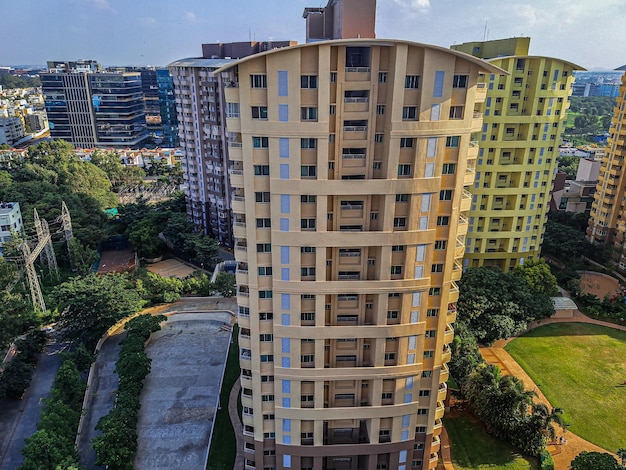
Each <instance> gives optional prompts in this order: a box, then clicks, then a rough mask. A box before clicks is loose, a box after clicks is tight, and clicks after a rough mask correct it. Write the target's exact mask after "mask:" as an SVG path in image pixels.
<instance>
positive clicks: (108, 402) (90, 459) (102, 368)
mask: <svg viewBox="0 0 626 470" xmlns="http://www.w3.org/2000/svg"><path fill="white" fill-rule="evenodd" d="M125 336H126V333H123V332H122V333H118V334H117V335H114V336H111V337H110V338H109V339H108V340H107V341H105V342H104V344H103V345H102V348H101V349H100V352H99V353H98V357H97V359H96V363H95V366H94V374H95V375H94V380H93V384H92V386H91V390H88V391H87V393H90V397H89V402H88V405H87V409H86V410H83V412H84V413H85V425H84V432H83V434H82V435H81V436H80V441H79V442H78V452H79V454H80V463H81V464H82V465H85V466H86V467H87V468H88V469H96V468H102V467H98V466H96V463H95V462H96V452H95V451H94V450H93V448H92V447H91V439H92V438H94V437H96V436H97V435H99V434H101V433H100V431H96V430H95V429H94V427H95V426H96V424H98V421H99V420H100V418H101V417H103V416H105V415H107V414H108V413H109V411H111V410H112V409H113V402H114V401H115V392H116V391H117V384H118V378H117V374H116V373H115V372H114V370H115V363H116V362H117V358H118V356H119V351H120V342H121V341H122V339H124V337H125Z"/></svg>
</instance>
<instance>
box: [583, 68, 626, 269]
mask: <svg viewBox="0 0 626 470" xmlns="http://www.w3.org/2000/svg"><path fill="white" fill-rule="evenodd" d="M625 103H626V74H625V75H623V76H622V85H621V86H620V94H619V96H618V97H617V103H616V105H615V110H614V113H613V120H612V121H611V137H610V138H609V143H608V148H607V149H606V153H605V154H604V155H603V157H602V163H601V166H600V175H599V177H598V184H597V186H596V193H595V195H594V200H593V206H592V208H591V218H590V219H589V228H588V229H587V236H588V237H589V240H590V241H591V242H593V243H611V244H613V246H614V247H615V248H616V249H617V253H616V255H617V256H619V264H618V267H619V269H620V270H622V271H625V270H626V255H625V254H624V249H625V247H626V238H625V236H624V234H625V233H626V218H625V215H626V200H625V198H624V192H625V191H626V177H625V176H624V171H623V170H624V157H625V156H626V121H625V120H624V107H625Z"/></svg>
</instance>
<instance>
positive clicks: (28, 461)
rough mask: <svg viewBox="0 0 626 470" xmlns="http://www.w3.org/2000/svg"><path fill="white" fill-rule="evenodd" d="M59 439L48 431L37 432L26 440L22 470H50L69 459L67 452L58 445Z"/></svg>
mask: <svg viewBox="0 0 626 470" xmlns="http://www.w3.org/2000/svg"><path fill="white" fill-rule="evenodd" d="M58 441H59V437H58V435H56V434H55V433H53V432H50V431H46V430H39V431H36V432H35V433H34V434H33V435H32V436H30V437H28V438H26V446H25V447H24V448H23V454H24V463H23V464H22V466H21V467H20V470H50V469H51V468H56V467H57V465H62V463H63V462H64V461H65V460H66V458H67V450H66V449H63V448H62V447H60V446H59V445H58V443H59V442H58Z"/></svg>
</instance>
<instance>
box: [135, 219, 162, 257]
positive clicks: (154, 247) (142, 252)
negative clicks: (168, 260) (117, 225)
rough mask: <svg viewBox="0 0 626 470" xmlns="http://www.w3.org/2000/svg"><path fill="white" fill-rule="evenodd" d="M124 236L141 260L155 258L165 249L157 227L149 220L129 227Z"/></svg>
mask: <svg viewBox="0 0 626 470" xmlns="http://www.w3.org/2000/svg"><path fill="white" fill-rule="evenodd" d="M126 234H127V235H128V240H129V241H130V243H131V245H132V246H133V249H134V250H135V251H136V252H137V254H138V255H139V256H141V257H142V258H156V257H157V256H159V255H160V254H161V252H162V251H163V249H164V248H165V244H164V243H163V240H161V239H160V238H159V227H158V226H157V225H156V224H155V223H154V222H152V221H151V220H150V219H143V220H141V221H140V222H138V223H136V224H135V225H132V226H129V227H128V229H127V231H126Z"/></svg>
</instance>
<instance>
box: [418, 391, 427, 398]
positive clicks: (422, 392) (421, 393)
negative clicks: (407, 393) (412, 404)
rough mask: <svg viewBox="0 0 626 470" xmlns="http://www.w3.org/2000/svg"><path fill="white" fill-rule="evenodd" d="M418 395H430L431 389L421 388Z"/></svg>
mask: <svg viewBox="0 0 626 470" xmlns="http://www.w3.org/2000/svg"><path fill="white" fill-rule="evenodd" d="M418 395H419V396H420V397H429V396H430V390H426V389H424V390H420V391H419V394H418Z"/></svg>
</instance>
